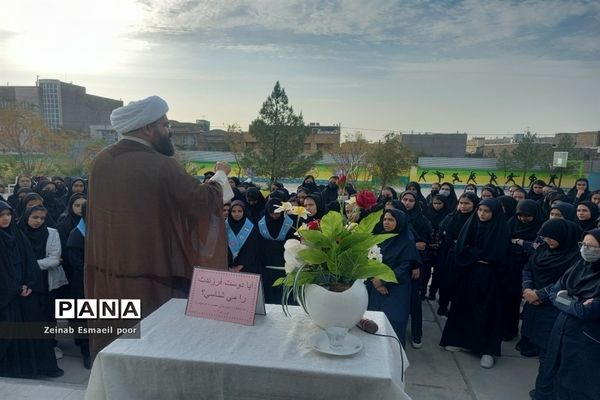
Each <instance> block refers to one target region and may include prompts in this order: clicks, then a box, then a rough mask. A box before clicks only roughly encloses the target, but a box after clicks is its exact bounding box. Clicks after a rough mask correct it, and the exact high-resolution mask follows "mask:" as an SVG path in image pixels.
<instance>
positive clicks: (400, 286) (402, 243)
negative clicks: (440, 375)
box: [366, 209, 421, 347]
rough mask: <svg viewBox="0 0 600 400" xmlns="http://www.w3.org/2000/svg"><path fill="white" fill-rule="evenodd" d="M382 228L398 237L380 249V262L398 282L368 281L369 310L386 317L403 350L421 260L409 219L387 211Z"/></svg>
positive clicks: (401, 213)
mask: <svg viewBox="0 0 600 400" xmlns="http://www.w3.org/2000/svg"><path fill="white" fill-rule="evenodd" d="M382 226H383V232H385V233H396V234H397V235H396V236H394V237H393V238H390V239H387V240H386V241H384V242H382V243H381V244H380V245H379V247H380V249H381V254H382V255H383V263H384V264H386V265H388V266H389V267H390V268H392V270H393V271H394V273H395V275H396V280H397V281H398V283H391V282H385V281H382V280H381V279H377V278H371V279H369V280H367V282H366V283H367V291H368V293H369V310H373V311H382V312H383V313H384V314H385V315H386V317H387V318H388V319H389V320H390V324H391V325H392V327H393V328H394V332H396V335H397V336H398V339H399V340H400V342H401V343H402V346H403V347H404V346H405V342H406V325H407V323H408V315H409V311H410V293H411V292H410V285H411V278H412V277H414V275H415V274H418V271H419V268H420V266H421V257H420V256H419V253H418V252H417V249H416V247H415V239H414V236H413V234H412V232H411V230H410V228H409V223H408V218H407V217H406V215H405V214H404V213H403V212H402V211H400V210H396V209H389V210H386V211H385V212H384V213H383V224H382Z"/></svg>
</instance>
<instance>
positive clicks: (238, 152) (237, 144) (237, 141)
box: [226, 122, 246, 178]
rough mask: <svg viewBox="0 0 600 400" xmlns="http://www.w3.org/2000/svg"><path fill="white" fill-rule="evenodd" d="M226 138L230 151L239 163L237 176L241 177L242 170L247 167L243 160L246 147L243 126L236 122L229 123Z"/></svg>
mask: <svg viewBox="0 0 600 400" xmlns="http://www.w3.org/2000/svg"><path fill="white" fill-rule="evenodd" d="M226 138H227V145H228V146H229V151H230V152H231V153H232V154H233V158H234V159H235V162H236V164H237V165H238V170H237V177H238V178H239V177H240V176H241V174H242V171H244V170H245V169H246V168H245V164H244V161H243V158H244V149H245V147H246V146H245V142H244V132H242V128H240V126H239V125H238V124H237V123H235V122H234V123H233V124H228V125H227V134H226Z"/></svg>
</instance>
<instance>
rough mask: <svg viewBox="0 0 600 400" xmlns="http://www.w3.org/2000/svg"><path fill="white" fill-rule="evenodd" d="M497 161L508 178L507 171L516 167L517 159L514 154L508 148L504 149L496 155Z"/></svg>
mask: <svg viewBox="0 0 600 400" xmlns="http://www.w3.org/2000/svg"><path fill="white" fill-rule="evenodd" d="M496 161H497V162H498V165H499V166H500V168H502V170H503V171H504V177H505V178H506V176H507V172H508V171H509V170H511V169H513V168H514V166H515V159H514V157H513V155H512V154H511V153H510V152H509V151H508V150H506V149H502V151H501V152H500V154H499V155H498V156H497V157H496Z"/></svg>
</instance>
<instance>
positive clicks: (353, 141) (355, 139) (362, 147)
mask: <svg viewBox="0 0 600 400" xmlns="http://www.w3.org/2000/svg"><path fill="white" fill-rule="evenodd" d="M345 139H346V140H345V141H344V142H343V143H341V144H340V145H339V146H338V147H337V148H335V149H334V150H332V151H331V152H330V153H329V154H330V155H331V158H333V160H334V161H335V163H336V164H337V165H336V166H337V168H338V169H339V170H341V171H342V172H343V174H345V175H346V176H347V177H348V180H349V181H350V182H357V181H358V176H359V175H360V171H361V170H366V167H367V154H368V152H369V142H368V141H367V139H365V137H364V136H363V134H362V133H360V132H355V133H354V134H353V135H346V137H345Z"/></svg>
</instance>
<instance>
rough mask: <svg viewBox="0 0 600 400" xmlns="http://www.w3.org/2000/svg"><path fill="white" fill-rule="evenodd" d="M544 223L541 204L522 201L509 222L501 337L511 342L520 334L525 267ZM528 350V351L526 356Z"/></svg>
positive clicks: (519, 344) (525, 344) (522, 346)
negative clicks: (508, 254)
mask: <svg viewBox="0 0 600 400" xmlns="http://www.w3.org/2000/svg"><path fill="white" fill-rule="evenodd" d="M543 222H544V218H543V217H542V210H541V208H540V206H539V204H538V203H537V202H535V201H533V200H531V199H525V200H521V201H519V203H518V204H517V210H516V215H515V216H514V217H512V218H511V219H510V220H509V221H508V229H509V230H510V234H511V247H510V250H511V251H510V259H509V260H508V262H507V265H506V266H507V269H506V273H505V274H504V275H503V283H504V285H505V288H504V290H503V293H504V301H503V302H502V305H503V311H504V312H503V315H504V317H503V319H504V330H503V333H502V337H503V339H504V340H506V341H509V340H512V339H513V338H515V337H516V336H517V335H518V334H519V319H520V314H521V281H522V276H523V266H524V265H525V264H526V263H527V260H528V259H529V256H530V255H531V254H532V253H533V251H534V248H533V244H534V242H535V241H536V239H537V237H538V236H537V235H538V231H539V229H540V227H541V226H542V223H543ZM518 347H519V348H521V349H522V350H523V348H524V347H525V348H526V347H527V339H523V338H521V340H520V341H519V343H518ZM526 351H527V350H526V349H525V352H526Z"/></svg>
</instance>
